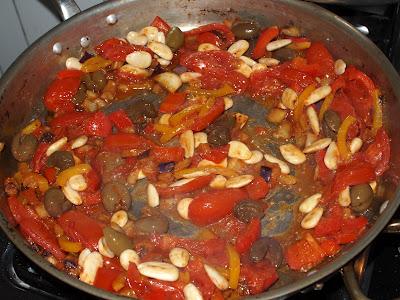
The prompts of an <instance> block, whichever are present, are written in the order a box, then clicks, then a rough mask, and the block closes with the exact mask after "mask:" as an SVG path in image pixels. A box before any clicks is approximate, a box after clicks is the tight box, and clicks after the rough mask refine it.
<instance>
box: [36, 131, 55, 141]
mask: <svg viewBox="0 0 400 300" xmlns="http://www.w3.org/2000/svg"><path fill="white" fill-rule="evenodd" d="M53 139H54V134H52V133H51V132H50V131H46V132H44V133H43V134H42V135H41V136H40V139H39V141H40V142H41V143H51V142H52V141H53Z"/></svg>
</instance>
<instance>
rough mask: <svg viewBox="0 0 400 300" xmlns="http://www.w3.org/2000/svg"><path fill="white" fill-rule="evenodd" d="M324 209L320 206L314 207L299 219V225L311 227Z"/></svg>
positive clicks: (306, 227)
mask: <svg viewBox="0 0 400 300" xmlns="http://www.w3.org/2000/svg"><path fill="white" fill-rule="evenodd" d="M323 213H324V210H323V208H322V207H316V208H314V209H313V210H312V211H310V212H309V213H308V214H307V215H306V216H305V217H304V218H303V220H302V221H301V227H302V228H304V229H311V228H314V227H315V226H317V225H318V223H319V221H320V220H321V217H322V214H323Z"/></svg>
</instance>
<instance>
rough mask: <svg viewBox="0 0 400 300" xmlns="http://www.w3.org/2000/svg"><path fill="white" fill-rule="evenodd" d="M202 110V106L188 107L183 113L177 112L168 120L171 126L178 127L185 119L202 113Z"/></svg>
mask: <svg viewBox="0 0 400 300" xmlns="http://www.w3.org/2000/svg"><path fill="white" fill-rule="evenodd" d="M201 108H202V105H201V104H194V105H191V106H188V107H186V108H184V109H182V110H181V111H179V112H177V113H176V114H174V115H172V116H171V117H170V118H169V120H168V121H169V124H171V126H177V125H179V124H180V123H182V120H183V119H185V117H187V116H188V115H190V114H193V113H195V112H198V111H200V110H201Z"/></svg>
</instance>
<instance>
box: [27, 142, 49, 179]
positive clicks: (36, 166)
mask: <svg viewBox="0 0 400 300" xmlns="http://www.w3.org/2000/svg"><path fill="white" fill-rule="evenodd" d="M49 146H50V145H49V144H45V143H40V144H39V146H38V147H37V148H36V151H35V154H34V155H33V158H32V161H31V165H32V170H33V171H34V172H36V173H39V172H40V170H41V169H42V167H43V166H44V165H45V164H46V160H47V155H46V151H47V149H48V148H49Z"/></svg>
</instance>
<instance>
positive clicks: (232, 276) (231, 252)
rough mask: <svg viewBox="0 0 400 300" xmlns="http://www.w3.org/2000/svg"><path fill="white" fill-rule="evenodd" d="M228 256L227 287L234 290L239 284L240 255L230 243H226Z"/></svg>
mask: <svg viewBox="0 0 400 300" xmlns="http://www.w3.org/2000/svg"><path fill="white" fill-rule="evenodd" d="M226 248H227V250H228V257H229V287H230V288H231V289H234V290H236V289H237V287H238V284H239V275H240V256H239V253H238V252H237V251H236V249H235V248H234V247H233V246H232V245H228V246H227V247H226Z"/></svg>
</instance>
